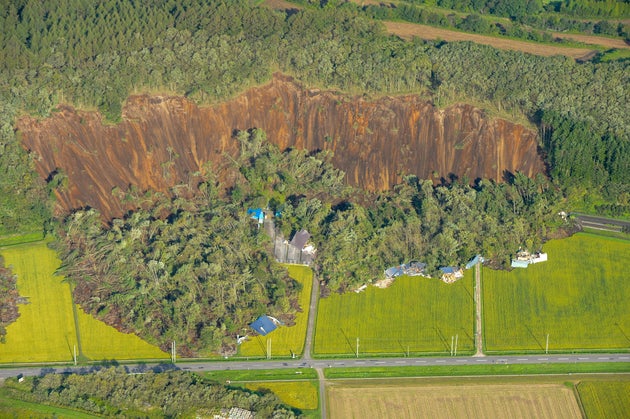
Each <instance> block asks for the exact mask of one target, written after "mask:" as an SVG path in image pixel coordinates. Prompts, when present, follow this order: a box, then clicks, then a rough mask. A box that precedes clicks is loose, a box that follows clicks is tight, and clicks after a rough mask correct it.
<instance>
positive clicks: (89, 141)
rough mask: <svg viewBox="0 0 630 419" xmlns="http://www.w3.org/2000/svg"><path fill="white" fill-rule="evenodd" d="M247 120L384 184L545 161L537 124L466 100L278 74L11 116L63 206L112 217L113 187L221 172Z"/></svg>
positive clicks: (492, 173) (163, 184)
mask: <svg viewBox="0 0 630 419" xmlns="http://www.w3.org/2000/svg"><path fill="white" fill-rule="evenodd" d="M254 127H256V128H261V129H263V130H264V131H266V132H267V137H268V138H269V140H270V141H271V142H273V143H275V144H277V145H278V146H279V147H280V148H281V149H285V148H288V147H294V148H298V149H300V148H306V149H309V150H317V149H323V150H332V151H333V152H334V158H333V163H334V164H335V166H337V167H338V168H340V169H342V170H344V171H345V172H346V173H347V181H348V182H349V183H350V184H352V185H356V186H361V187H364V188H366V189H371V190H379V189H386V188H389V187H390V186H392V185H393V184H395V183H397V182H398V181H399V180H400V175H401V174H416V175H418V176H419V177H421V178H432V177H433V176H434V174H436V173H437V174H438V175H439V176H443V177H447V176H448V175H449V174H455V175H456V176H459V177H463V176H467V177H468V178H469V179H471V180H473V179H476V178H479V177H484V178H492V179H496V180H499V181H500V180H502V178H503V173H504V171H509V172H515V171H520V172H523V173H524V174H526V175H528V176H533V175H535V174H537V173H541V172H543V171H544V166H543V162H542V160H541V158H540V156H539V155H538V153H537V141H536V132H534V131H532V130H529V129H527V128H525V127H523V126H522V125H517V124H514V123H511V122H508V121H505V120H500V119H487V118H485V117H484V114H483V112H482V111H481V110H479V109H477V108H474V107H473V106H470V105H456V106H453V107H450V108H447V109H444V110H438V109H436V108H435V107H434V106H433V105H432V104H430V103H428V102H425V101H421V100H420V99H418V97H417V96H412V95H409V96H403V97H395V98H392V97H385V98H381V99H377V100H374V101H368V100H364V99H362V98H350V97H347V96H342V95H339V94H336V93H333V92H324V91H319V90H309V89H306V88H303V87H302V86H300V85H298V84H296V83H294V82H293V81H292V80H291V79H289V78H287V77H284V76H276V77H274V79H273V80H272V82H271V83H269V84H267V85H265V86H261V87H257V88H253V89H250V90H248V91H247V92H245V93H243V94H242V95H241V96H239V97H237V98H235V99H233V100H231V101H228V102H224V103H221V104H219V105H216V106H213V107H204V108H200V107H198V106H197V105H195V104H194V103H192V102H190V101H189V100H187V99H185V98H182V97H164V96H133V97H130V98H129V100H128V102H127V104H126V105H125V107H124V109H123V121H122V122H121V123H120V124H118V125H108V124H103V121H102V119H101V116H100V115H99V114H98V113H94V112H83V111H77V110H75V109H73V108H71V107H67V106H63V107H60V108H59V109H58V112H55V113H54V114H53V115H52V116H51V117H50V118H47V119H45V120H36V119H33V118H23V119H21V120H20V121H18V130H19V131H20V133H21V137H22V142H23V144H24V146H25V147H26V148H27V149H29V150H31V151H32V152H34V153H36V156H37V170H38V172H39V173H40V174H41V176H42V177H44V178H48V177H49V176H50V175H51V174H52V173H54V172H55V171H57V170H61V171H62V172H63V173H65V174H66V175H67V176H68V188H66V190H64V191H62V192H60V194H59V196H58V198H59V202H60V205H61V206H62V208H63V209H65V210H69V209H73V208H78V207H85V206H90V207H94V208H98V209H99V210H101V211H102V213H103V215H104V216H105V217H107V218H109V217H112V216H116V215H120V213H121V211H122V209H121V206H120V205H119V204H118V202H117V200H116V199H115V198H114V196H113V195H112V189H113V188H114V187H119V188H121V189H122V190H126V189H127V188H128V186H129V185H132V184H133V185H137V186H138V189H140V190H145V189H149V188H152V189H156V190H160V191H164V190H166V189H168V188H169V187H170V186H173V185H175V184H177V183H181V182H183V181H187V180H188V179H190V177H191V175H192V174H194V173H195V172H199V171H202V166H203V164H204V163H205V162H207V161H210V162H212V167H213V168H215V170H219V171H220V172H221V175H222V176H225V175H226V174H227V173H228V171H226V170H225V168H226V167H228V166H229V160H230V159H229V157H228V156H229V155H235V154H236V153H237V151H238V147H239V145H238V142H237V140H235V139H234V138H233V134H234V131H235V130H244V129H249V128H254Z"/></svg>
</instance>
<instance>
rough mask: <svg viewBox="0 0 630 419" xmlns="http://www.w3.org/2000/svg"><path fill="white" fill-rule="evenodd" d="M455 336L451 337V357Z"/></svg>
mask: <svg viewBox="0 0 630 419" xmlns="http://www.w3.org/2000/svg"><path fill="white" fill-rule="evenodd" d="M454 342H455V336H452V335H451V356H453V351H454V349H455V343H454Z"/></svg>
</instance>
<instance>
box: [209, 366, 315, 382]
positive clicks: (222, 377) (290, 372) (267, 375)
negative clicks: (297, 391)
mask: <svg viewBox="0 0 630 419" xmlns="http://www.w3.org/2000/svg"><path fill="white" fill-rule="evenodd" d="M202 375H203V376H204V377H205V378H208V379H210V380H215V381H218V382H220V383H222V382H225V381H228V380H229V381H279V380H289V381H291V380H297V379H301V380H316V379H317V373H316V372H315V370H314V369H312V368H299V369H281V370H224V371H208V372H205V373H202Z"/></svg>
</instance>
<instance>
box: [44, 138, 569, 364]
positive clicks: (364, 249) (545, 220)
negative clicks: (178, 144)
mask: <svg viewBox="0 0 630 419" xmlns="http://www.w3.org/2000/svg"><path fill="white" fill-rule="evenodd" d="M234 141H239V142H240V143H241V155H240V157H239V159H238V160H237V161H235V162H234V170H235V171H236V173H238V174H239V175H240V178H239V179H237V181H236V185H237V186H234V187H228V186H227V185H223V184H221V183H220V182H218V181H217V180H216V179H213V178H212V177H210V178H200V179H199V183H198V184H196V186H194V188H193V190H191V189H190V186H189V185H179V186H177V187H176V188H174V189H173V190H172V191H171V194H169V196H166V195H162V194H156V193H147V194H145V195H143V196H139V197H136V198H135V200H133V201H132V202H131V203H132V204H135V205H136V207H137V208H136V210H134V211H132V212H130V213H129V214H128V215H127V216H126V217H125V218H124V219H114V220H112V221H111V225H110V226H109V227H104V226H103V225H102V222H101V219H100V217H99V215H98V213H96V212H95V211H94V210H85V211H77V212H75V213H73V214H71V215H69V216H68V217H66V219H65V220H64V221H63V222H62V223H61V225H60V228H59V232H58V237H59V239H58V241H57V242H56V244H55V249H56V250H57V251H58V253H59V255H60V257H61V259H62V261H63V264H62V268H61V269H60V273H63V274H64V275H65V276H66V278H67V279H68V280H69V281H70V282H71V283H72V284H73V287H74V299H75V301H76V302H78V303H80V304H81V305H82V306H83V307H84V308H85V309H86V310H87V311H88V312H91V313H94V314H95V315H96V316H97V317H100V318H102V319H103V320H105V321H106V322H109V323H112V324H114V325H118V326H119V327H122V328H123V329H124V330H126V331H133V332H134V333H136V334H138V335H140V336H142V337H143V338H145V339H146V340H148V341H150V342H154V343H157V344H159V345H161V346H162V347H163V348H165V349H166V348H168V345H169V344H170V342H171V341H172V340H175V341H177V342H178V348H179V350H180V351H183V352H182V353H183V354H185V355H193V354H200V353H201V354H207V353H209V352H220V353H222V354H224V355H230V354H233V353H234V351H235V348H236V338H237V335H241V336H242V335H245V334H247V333H248V332H249V330H248V328H247V324H248V323H249V322H250V321H252V320H253V319H254V318H255V317H256V316H258V315H260V314H265V313H267V314H270V315H273V316H274V317H277V318H279V319H281V320H282V321H284V322H285V323H286V324H290V322H291V318H292V315H293V314H294V313H295V311H296V310H297V309H299V308H298V307H297V306H296V305H295V297H296V295H297V291H298V289H297V287H296V284H295V283H294V282H293V281H292V280H290V279H288V278H287V274H286V272H285V271H284V270H283V269H281V268H280V267H279V266H277V265H276V264H275V262H273V256H272V254H273V253H272V248H273V244H272V239H271V237H270V236H269V235H268V234H267V233H266V232H265V229H259V228H258V227H257V222H256V221H254V220H252V219H251V218H250V216H248V215H247V209H248V208H252V207H259V206H266V205H269V211H268V214H270V215H273V214H278V215H277V217H276V219H275V224H276V227H278V228H279V229H280V231H282V232H283V234H284V236H285V237H291V236H292V235H293V234H294V233H295V232H296V231H298V230H300V229H303V228H306V229H308V231H309V232H310V233H311V234H312V241H313V242H314V243H315V245H316V246H317V248H318V250H317V255H318V256H317V263H316V265H315V266H314V268H315V269H316V271H317V273H318V275H319V277H320V278H322V279H323V280H324V281H325V284H326V288H327V289H329V290H332V291H344V290H346V289H349V288H356V287H358V286H359V285H362V284H364V283H369V282H373V281H376V280H378V279H381V278H382V277H383V270H384V269H385V268H387V267H389V266H393V265H397V264H400V263H403V262H408V261H409V260H411V259H415V260H420V261H422V262H425V263H426V264H427V272H428V273H429V274H432V275H434V276H438V268H439V267H440V266H443V265H446V264H453V265H459V264H461V263H462V262H465V261H467V260H468V259H469V258H471V257H472V256H474V255H475V254H477V253H479V252H482V253H483V254H484V255H485V256H486V257H487V258H488V259H490V260H491V261H492V262H491V263H493V264H495V266H497V267H498V266H502V265H503V266H505V265H509V262H510V255H511V254H512V253H514V252H515V251H516V250H518V248H519V247H521V246H523V247H527V248H528V249H539V248H540V246H541V245H542V242H543V240H544V239H546V238H547V237H548V235H549V234H550V232H556V231H558V230H559V229H564V228H570V225H568V224H564V223H563V221H562V220H561V218H560V217H558V216H557V215H555V214H556V212H557V209H556V206H557V202H558V200H559V197H560V195H559V192H558V191H557V189H556V188H554V187H552V185H551V184H550V183H549V181H548V180H547V179H546V178H545V177H544V176H539V177H537V178H536V179H529V178H527V177H526V176H523V175H521V174H519V173H517V174H516V175H515V176H514V177H512V178H510V179H508V182H506V183H502V184H498V183H495V182H492V181H485V180H482V181H478V182H477V184H476V185H475V186H474V187H472V186H469V185H468V182H467V181H462V182H460V181H458V180H456V179H454V180H453V182H452V183H450V184H448V185H443V186H439V187H437V188H435V187H434V186H433V184H432V183H431V182H430V181H428V180H424V181H422V180H420V179H417V178H415V177H413V176H412V177H407V178H406V179H405V182H404V183H403V184H401V185H398V186H397V187H396V188H394V190H392V191H388V192H383V193H378V194H367V193H365V192H363V191H360V190H356V189H352V188H349V187H347V186H344V184H343V178H344V174H343V173H342V172H340V171H338V170H336V169H335V168H334V167H332V165H331V164H330V162H329V159H330V155H328V154H326V153H315V154H309V153H306V152H305V151H303V150H287V151H284V152H281V151H280V150H278V148H277V147H276V146H274V145H272V144H271V143H269V142H267V141H266V140H265V135H264V133H263V132H261V131H258V130H254V131H252V132H240V133H238V134H237V135H236V136H235V138H234ZM208 173H209V174H210V175H211V173H212V171H211V170H209V171H208ZM228 188H229V193H228V194H227V195H224V196H223V195H221V194H220V193H219V192H220V191H221V190H225V189H228ZM301 309H305V308H304V307H302V308H301Z"/></svg>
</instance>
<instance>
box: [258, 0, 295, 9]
mask: <svg viewBox="0 0 630 419" xmlns="http://www.w3.org/2000/svg"><path fill="white" fill-rule="evenodd" d="M263 4H264V5H265V6H267V7H269V8H271V9H275V10H301V9H302V6H299V5H297V4H293V3H289V2H288V1H284V0H265V2H264V3H263Z"/></svg>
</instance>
